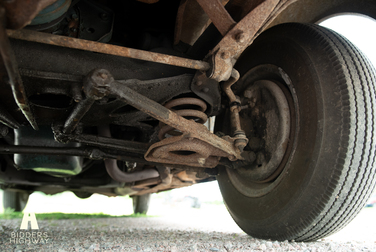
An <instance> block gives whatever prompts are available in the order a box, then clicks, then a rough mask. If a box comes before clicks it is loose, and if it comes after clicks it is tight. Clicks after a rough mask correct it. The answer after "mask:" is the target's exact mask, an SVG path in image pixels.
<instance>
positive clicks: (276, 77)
mask: <svg viewBox="0 0 376 252" xmlns="http://www.w3.org/2000/svg"><path fill="white" fill-rule="evenodd" d="M293 93H294V92H293V90H292V85H291V80H290V78H289V77H288V75H287V74H286V73H285V72H284V71H283V70H282V69H281V68H279V67H277V66H274V65H260V66H257V67H255V68H253V69H251V70H249V71H248V72H247V73H246V74H245V75H244V76H243V77H242V78H241V80H240V81H239V83H238V88H237V94H238V95H239V96H241V100H242V106H243V109H242V111H241V114H240V116H241V123H242V128H243V129H244V130H245V131H246V134H247V137H248V139H249V140H250V141H249V144H248V146H247V147H246V150H248V151H253V152H254V153H255V154H256V161H255V162H254V163H253V164H252V165H247V166H244V167H240V168H238V169H237V170H233V169H228V170H227V173H228V176H229V178H230V180H231V182H232V184H233V185H234V186H235V188H236V189H237V190H238V191H239V192H241V193H242V194H244V195H245V196H248V197H260V196H262V195H265V194H267V193H268V192H270V191H271V190H273V188H275V186H277V185H278V183H279V182H280V180H281V179H282V177H283V174H284V173H285V169H284V168H285V166H286V163H287V162H288V160H289V158H290V156H291V155H292V153H293V146H294V142H295V137H294V135H295V133H296V132H295V129H296V126H297V125H296V123H297V121H298V120H297V118H296V114H297V113H296V111H297V109H298V107H297V98H296V97H295V96H294V95H293Z"/></svg>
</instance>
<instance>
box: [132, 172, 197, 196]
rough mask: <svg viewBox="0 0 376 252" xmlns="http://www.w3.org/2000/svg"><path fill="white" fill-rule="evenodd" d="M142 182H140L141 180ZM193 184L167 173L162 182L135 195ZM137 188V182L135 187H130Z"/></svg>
mask: <svg viewBox="0 0 376 252" xmlns="http://www.w3.org/2000/svg"><path fill="white" fill-rule="evenodd" d="M141 183H142V182H141ZM191 185H193V183H192V182H183V181H181V180H180V179H178V178H176V177H174V176H173V175H172V174H169V175H168V177H166V178H165V179H163V180H162V183H160V184H158V185H156V186H154V187H152V188H150V189H144V190H142V191H140V192H139V193H137V195H143V194H147V193H156V192H160V191H165V190H168V189H173V188H179V187H186V186H191ZM133 188H134V189H137V184H136V186H135V187H132V189H133Z"/></svg>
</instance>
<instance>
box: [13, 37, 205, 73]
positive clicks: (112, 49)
mask: <svg viewBox="0 0 376 252" xmlns="http://www.w3.org/2000/svg"><path fill="white" fill-rule="evenodd" d="M7 33H8V36H9V37H11V38H15V39H21V40H27V41H32V42H37V43H43V44H48V45H55V46H62V47H67V48H72V49H78V50H85V51H91V52H97V53H104V54H110V55H115V56H120V57H126V58H132V59H139V60H145V61H151V62H156V63H161V64H167V65H173V66H179V67H185V68H190V69H196V70H201V71H207V70H208V69H209V68H210V65H209V63H207V62H205V61H200V60H192V59H186V58H181V57H177V56H172V55H166V54H161V53H155V52H149V51H143V50H137V49H133V48H128V47H122V46H116V45H111V44H104V43H100V42H94V41H88V40H83V39H77V38H70V37H65V36H58V35H53V34H48V33H41V32H35V31H30V30H7Z"/></svg>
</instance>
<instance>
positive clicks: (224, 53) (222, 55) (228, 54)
mask: <svg viewBox="0 0 376 252" xmlns="http://www.w3.org/2000/svg"><path fill="white" fill-rule="evenodd" d="M221 58H222V59H228V58H230V53H229V52H228V51H223V52H222V53H221Z"/></svg>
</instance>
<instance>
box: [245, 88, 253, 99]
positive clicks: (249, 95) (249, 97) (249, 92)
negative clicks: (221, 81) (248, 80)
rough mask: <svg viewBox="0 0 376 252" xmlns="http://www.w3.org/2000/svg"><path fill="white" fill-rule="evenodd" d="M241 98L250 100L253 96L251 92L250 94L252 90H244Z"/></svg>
mask: <svg viewBox="0 0 376 252" xmlns="http://www.w3.org/2000/svg"><path fill="white" fill-rule="evenodd" d="M243 96H244V97H245V98H247V99H251V98H252V96H253V92H252V90H249V89H246V90H245V91H244V93H243Z"/></svg>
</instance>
